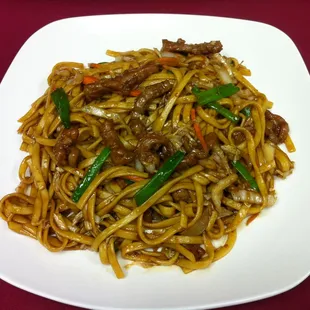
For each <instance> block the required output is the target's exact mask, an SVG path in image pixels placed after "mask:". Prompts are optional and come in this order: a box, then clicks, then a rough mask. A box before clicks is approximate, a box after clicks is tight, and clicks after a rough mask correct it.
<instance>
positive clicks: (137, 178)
mask: <svg viewBox="0 0 310 310" xmlns="http://www.w3.org/2000/svg"><path fill="white" fill-rule="evenodd" d="M123 179H126V180H131V181H135V182H139V181H143V180H145V179H144V178H141V177H138V176H136V175H126V176H124V177H123Z"/></svg>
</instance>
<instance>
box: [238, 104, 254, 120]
mask: <svg viewBox="0 0 310 310" xmlns="http://www.w3.org/2000/svg"><path fill="white" fill-rule="evenodd" d="M240 112H241V113H242V114H244V115H245V117H246V118H249V117H250V116H251V107H250V106H249V105H248V106H247V107H245V108H243V109H242V110H241V111H240Z"/></svg>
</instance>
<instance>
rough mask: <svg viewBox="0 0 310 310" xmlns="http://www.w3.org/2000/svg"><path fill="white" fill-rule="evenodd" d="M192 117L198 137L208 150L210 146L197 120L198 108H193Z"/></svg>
mask: <svg viewBox="0 0 310 310" xmlns="http://www.w3.org/2000/svg"><path fill="white" fill-rule="evenodd" d="M191 119H192V121H193V122H194V129H195V132H196V135H197V138H198V139H199V141H200V143H201V145H202V147H203V149H204V150H205V151H206V152H208V146H207V143H206V141H205V139H204V137H203V134H202V132H201V128H200V126H199V124H198V123H197V122H196V110H195V109H192V110H191Z"/></svg>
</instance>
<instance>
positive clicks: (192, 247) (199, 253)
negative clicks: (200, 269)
mask: <svg viewBox="0 0 310 310" xmlns="http://www.w3.org/2000/svg"><path fill="white" fill-rule="evenodd" d="M184 246H185V247H186V248H187V249H188V250H189V251H190V252H192V253H193V254H194V256H195V258H196V261H199V260H200V259H201V258H202V257H203V256H204V255H205V254H206V251H205V250H204V249H203V248H202V247H201V246H200V245H199V244H186V245H184Z"/></svg>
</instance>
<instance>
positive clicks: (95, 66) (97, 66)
mask: <svg viewBox="0 0 310 310" xmlns="http://www.w3.org/2000/svg"><path fill="white" fill-rule="evenodd" d="M100 67H101V66H100V64H94V63H91V64H89V68H96V69H98V68H100Z"/></svg>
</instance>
